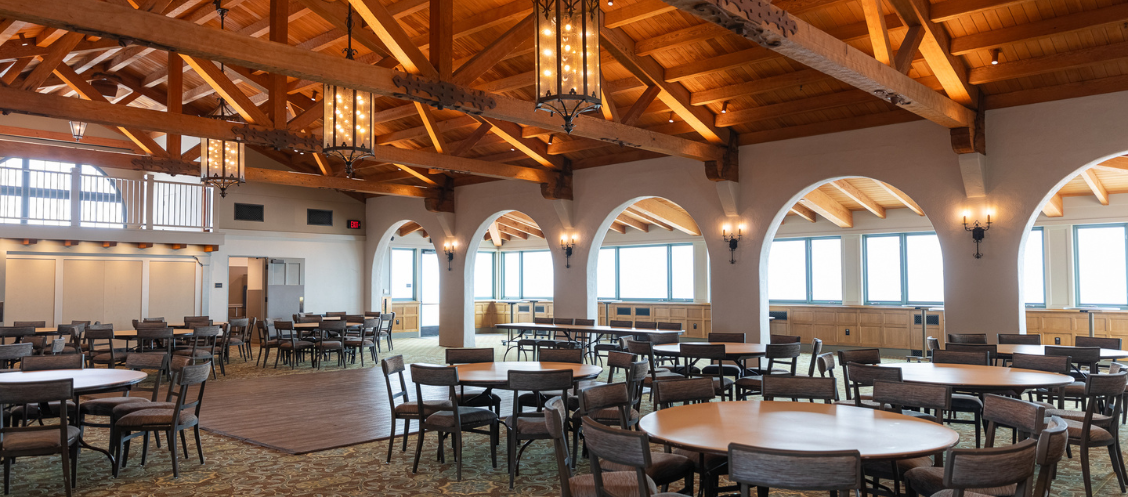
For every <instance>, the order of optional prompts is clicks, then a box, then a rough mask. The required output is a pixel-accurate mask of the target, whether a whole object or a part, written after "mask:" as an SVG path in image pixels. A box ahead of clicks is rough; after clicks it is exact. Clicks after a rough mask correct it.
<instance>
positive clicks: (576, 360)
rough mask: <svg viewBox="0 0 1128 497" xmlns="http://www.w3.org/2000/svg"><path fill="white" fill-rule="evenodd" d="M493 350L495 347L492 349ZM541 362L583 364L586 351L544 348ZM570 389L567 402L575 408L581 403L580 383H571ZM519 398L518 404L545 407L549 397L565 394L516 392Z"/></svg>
mask: <svg viewBox="0 0 1128 497" xmlns="http://www.w3.org/2000/svg"><path fill="white" fill-rule="evenodd" d="M490 350H493V349H490ZM540 360H541V362H563V363H568V364H583V363H584V351H583V350H580V349H544V350H542V351H541V353H540ZM568 389H569V390H571V391H572V393H571V394H569V395H568V396H565V397H564V399H565V402H567V403H568V408H569V409H575V408H576V406H577V405H579V399H577V398H576V394H577V393H578V392H579V383H569V384H568ZM514 395H515V398H516V399H517V404H518V405H520V406H521V407H538V404H539V407H544V405H543V403H544V401H545V400H548V398H549V397H561V396H564V394H563V392H559V391H552V392H540V394H538V395H533V394H532V393H531V392H530V393H523V394H520V395H516V393H515V394H514Z"/></svg>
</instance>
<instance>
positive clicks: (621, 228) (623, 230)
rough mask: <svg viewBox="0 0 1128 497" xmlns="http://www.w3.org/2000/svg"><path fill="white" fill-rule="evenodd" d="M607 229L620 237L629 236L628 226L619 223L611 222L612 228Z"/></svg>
mask: <svg viewBox="0 0 1128 497" xmlns="http://www.w3.org/2000/svg"><path fill="white" fill-rule="evenodd" d="M607 229H609V230H611V231H614V232H616V233H619V234H620V235H625V234H627V225H625V224H623V223H620V222H619V221H611V226H608V227H607Z"/></svg>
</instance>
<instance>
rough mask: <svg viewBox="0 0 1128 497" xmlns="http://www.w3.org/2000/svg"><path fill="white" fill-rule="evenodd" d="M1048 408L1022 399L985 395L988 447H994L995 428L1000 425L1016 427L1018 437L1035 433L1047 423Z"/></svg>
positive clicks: (984, 411)
mask: <svg viewBox="0 0 1128 497" xmlns="http://www.w3.org/2000/svg"><path fill="white" fill-rule="evenodd" d="M1045 419H1046V408H1045V406H1042V405H1040V404H1035V403H1033V402H1027V401H1025V400H1022V399H1015V398H1011V397H1002V396H999V395H995V394H987V395H984V396H983V420H984V421H987V422H988V425H987V445H986V446H987V447H993V446H994V441H995V429H996V428H997V427H999V426H1004V427H1008V428H1014V429H1015V432H1016V434H1017V435H1018V439H1019V440H1022V439H1025V438H1026V437H1029V436H1032V435H1035V434H1037V433H1039V432H1041V431H1042V426H1043V425H1044V424H1045Z"/></svg>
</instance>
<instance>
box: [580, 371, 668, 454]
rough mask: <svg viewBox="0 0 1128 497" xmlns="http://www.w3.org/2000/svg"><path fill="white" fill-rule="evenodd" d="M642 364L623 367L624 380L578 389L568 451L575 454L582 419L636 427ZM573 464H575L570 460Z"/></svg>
mask: <svg viewBox="0 0 1128 497" xmlns="http://www.w3.org/2000/svg"><path fill="white" fill-rule="evenodd" d="M647 368H649V366H647V364H646V362H644V361H638V362H632V363H631V364H630V366H629V367H628V368H627V381H626V382H624V383H607V384H604V385H596V386H591V387H588V388H585V389H583V390H580V392H579V405H578V406H577V407H576V409H575V412H574V414H573V417H572V426H573V429H572V450H573V452H577V453H578V451H579V446H580V437H581V430H580V429H579V427H580V426H581V425H582V420H583V417H584V416H589V417H591V418H593V419H596V420H598V421H599V422H601V423H604V424H616V425H618V426H620V427H622V428H623V429H630V428H632V427H634V426H635V425H637V424H638V421H639V419H641V415H640V413H639V409H640V408H641V407H642V406H641V403H642V380H643V379H644V378H646V377H647V376H646V372H647ZM572 462H573V463H575V461H572Z"/></svg>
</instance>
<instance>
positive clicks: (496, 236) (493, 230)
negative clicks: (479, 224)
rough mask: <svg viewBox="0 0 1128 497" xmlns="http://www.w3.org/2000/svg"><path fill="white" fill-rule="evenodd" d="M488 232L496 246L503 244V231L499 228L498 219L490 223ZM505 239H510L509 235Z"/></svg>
mask: <svg viewBox="0 0 1128 497" xmlns="http://www.w3.org/2000/svg"><path fill="white" fill-rule="evenodd" d="M486 234H487V235H489V236H490V241H492V242H493V244H494V246H495V247H500V246H501V243H502V238H501V231H500V230H498V228H497V221H494V222H492V223H490V226H489V228H487V231H486ZM505 239H506V240H508V239H509V237H506V238H505Z"/></svg>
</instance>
